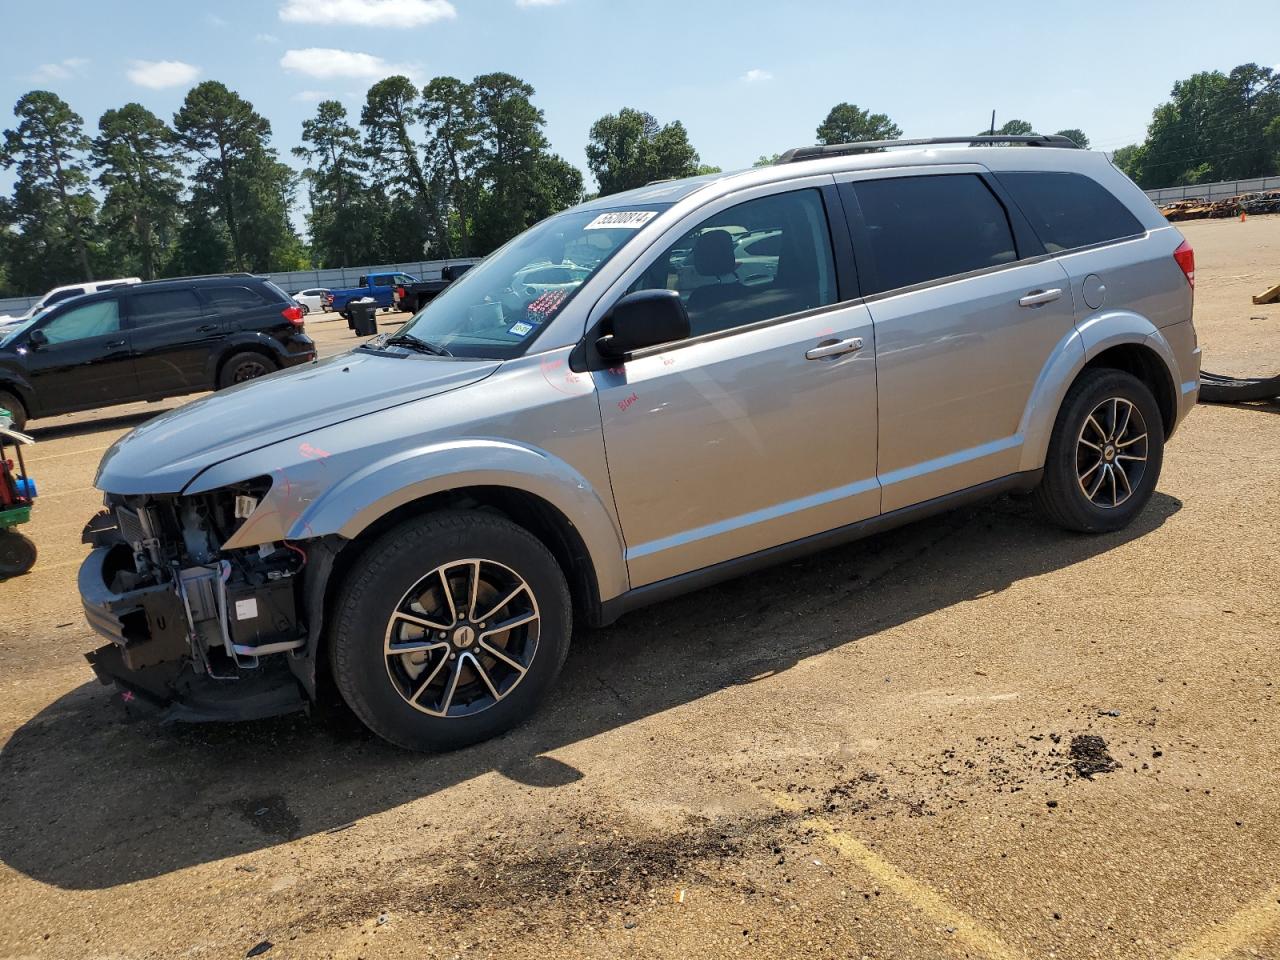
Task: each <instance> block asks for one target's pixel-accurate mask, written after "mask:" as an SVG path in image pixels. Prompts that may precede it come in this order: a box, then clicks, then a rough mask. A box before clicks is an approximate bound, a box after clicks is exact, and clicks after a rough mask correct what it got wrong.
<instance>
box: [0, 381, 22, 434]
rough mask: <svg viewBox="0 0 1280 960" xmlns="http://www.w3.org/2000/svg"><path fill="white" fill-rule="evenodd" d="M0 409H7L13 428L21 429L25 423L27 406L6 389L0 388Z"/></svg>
mask: <svg viewBox="0 0 1280 960" xmlns="http://www.w3.org/2000/svg"><path fill="white" fill-rule="evenodd" d="M0 409H4V410H8V411H9V415H10V419H11V420H12V421H13V429H15V430H21V429H22V428H23V427H25V426H26V425H27V408H26V407H24V406H23V405H22V401H21V400H19V399H18V398H17V397H15V396H14V395H13V394H12V393H10V392H9V391H8V390H0Z"/></svg>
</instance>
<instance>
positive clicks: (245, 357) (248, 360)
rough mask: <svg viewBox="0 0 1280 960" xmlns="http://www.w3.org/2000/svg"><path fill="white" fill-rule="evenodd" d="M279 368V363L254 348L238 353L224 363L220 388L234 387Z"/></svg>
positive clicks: (220, 376) (219, 379)
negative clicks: (256, 351) (253, 349)
mask: <svg viewBox="0 0 1280 960" xmlns="http://www.w3.org/2000/svg"><path fill="white" fill-rule="evenodd" d="M279 369H280V366H279V364H277V363H276V362H275V361H274V360H272V359H271V358H270V357H267V356H264V355H262V354H261V353H255V352H254V351H252V350H247V351H245V352H244V353H237V354H235V355H233V356H232V357H231V358H230V359H229V360H227V362H226V363H224V364H223V365H222V372H221V373H220V374H218V389H219V390H223V389H225V388H227V387H234V386H235V385H236V384H237V383H247V382H248V381H250V380H256V379H257V378H258V377H265V376H266V375H267V374H268V373H272V372H274V371H276V370H279Z"/></svg>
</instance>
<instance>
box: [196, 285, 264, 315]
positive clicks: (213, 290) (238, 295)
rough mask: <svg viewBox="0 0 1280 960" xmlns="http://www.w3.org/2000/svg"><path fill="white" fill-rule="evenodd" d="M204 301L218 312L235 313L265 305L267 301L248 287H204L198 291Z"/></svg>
mask: <svg viewBox="0 0 1280 960" xmlns="http://www.w3.org/2000/svg"><path fill="white" fill-rule="evenodd" d="M200 295H201V296H203V297H204V299H205V302H206V303H208V304H210V305H211V306H213V307H214V308H215V309H217V310H218V312H219V313H236V312H238V311H240V310H252V309H254V308H255V307H261V306H265V305H266V303H267V302H268V301H267V300H266V298H265V297H263V296H262V295H261V294H259V293H257V292H255V291H253V290H250V289H249V288H248V287H205V288H204V289H202V290H201V291H200Z"/></svg>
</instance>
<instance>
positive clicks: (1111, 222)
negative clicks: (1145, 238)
mask: <svg viewBox="0 0 1280 960" xmlns="http://www.w3.org/2000/svg"><path fill="white" fill-rule="evenodd" d="M1000 182H1001V183H1002V184H1004V187H1005V189H1006V190H1008V191H1009V194H1010V196H1012V197H1013V200H1014V202H1015V203H1016V204H1017V205H1018V206H1019V207H1021V208H1022V212H1023V213H1025V214H1026V215H1027V219H1029V220H1030V221H1031V226H1032V227H1033V228H1035V231H1036V233H1038V234H1039V235H1040V239H1041V240H1043V241H1044V246H1045V249H1046V250H1048V251H1049V252H1050V253H1057V252H1058V251H1060V250H1070V249H1072V248H1073V247H1085V246H1088V245H1089V244H1091V243H1103V242H1105V241H1107V240H1115V239H1116V238H1117V237H1131V236H1133V235H1134V234H1139V233H1142V232H1143V230H1142V224H1141V223H1139V222H1138V219H1137V217H1135V216H1134V215H1133V214H1132V213H1130V212H1129V210H1128V208H1126V207H1125V205H1124V204H1123V203H1121V202H1120V201H1119V200H1117V199H1116V198H1115V197H1114V196H1112V194H1111V192H1110V191H1109V190H1107V189H1106V188H1105V187H1104V186H1102V184H1100V183H1098V182H1097V181H1096V180H1093V179H1091V178H1090V177H1085V176H1082V175H1080V174H1078V173H1002V174H1000Z"/></svg>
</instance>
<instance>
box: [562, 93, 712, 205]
mask: <svg viewBox="0 0 1280 960" xmlns="http://www.w3.org/2000/svg"><path fill="white" fill-rule="evenodd" d="M587 166H589V167H590V168H591V173H592V174H593V175H594V176H595V178H596V182H597V183H599V184H600V195H601V196H608V195H609V194H611V193H620V192H622V191H623V190H631V189H634V188H635V187H642V186H644V185H645V184H646V183H652V182H653V181H654V180H673V179H678V178H680V177H691V176H694V175H695V174H696V173H697V172H698V168H699V161H698V151H696V150H695V149H694V148H693V145H692V144H690V143H689V135H688V132H687V131H686V130H685V128H684V124H682V123H680V121H678V120H677V121H675V122H674V123H668V124H666V125H665V126H660V125H659V124H658V121H657V120H656V119H655V118H654V116H653V115H652V114H650V113H645V112H643V111H641V110H633V109H631V108H630V107H623V108H622V109H621V110H619V111H618V112H617V113H616V114H612V113H611V114H607V115H605V116H603V117H601V118H600V119H599V120H597V121H596V122H595V123H593V124H592V125H591V134H590V142H588V144H587Z"/></svg>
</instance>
